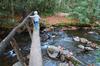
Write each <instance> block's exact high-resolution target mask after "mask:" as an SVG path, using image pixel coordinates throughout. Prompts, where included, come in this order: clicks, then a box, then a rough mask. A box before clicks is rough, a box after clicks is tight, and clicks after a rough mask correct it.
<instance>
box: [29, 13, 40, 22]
mask: <svg viewBox="0 0 100 66" xmlns="http://www.w3.org/2000/svg"><path fill="white" fill-rule="evenodd" d="M30 17H32V18H33V19H34V21H39V19H40V16H39V15H37V14H36V15H34V16H30Z"/></svg>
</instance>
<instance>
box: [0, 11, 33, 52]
mask: <svg viewBox="0 0 100 66" xmlns="http://www.w3.org/2000/svg"><path fill="white" fill-rule="evenodd" d="M32 13H33V12H31V13H30V14H29V15H28V16H27V17H26V18H25V19H24V20H23V21H22V23H20V24H19V25H18V26H16V27H15V28H14V29H13V30H12V31H11V32H10V33H9V34H8V36H7V37H6V38H4V39H3V40H2V41H1V43H0V52H2V51H3V50H4V49H5V48H6V46H7V45H8V44H9V41H10V40H11V39H12V37H13V36H14V35H15V33H16V30H17V29H18V28H20V27H22V26H23V25H24V24H25V23H26V21H27V19H28V18H29V16H30V15H31V14H32Z"/></svg>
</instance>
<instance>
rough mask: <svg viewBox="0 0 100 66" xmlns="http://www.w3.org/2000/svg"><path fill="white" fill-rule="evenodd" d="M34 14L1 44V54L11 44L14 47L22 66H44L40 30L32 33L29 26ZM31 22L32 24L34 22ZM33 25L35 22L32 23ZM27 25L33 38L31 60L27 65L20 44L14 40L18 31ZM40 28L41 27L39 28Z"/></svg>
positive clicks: (13, 30)
mask: <svg viewBox="0 0 100 66" xmlns="http://www.w3.org/2000/svg"><path fill="white" fill-rule="evenodd" d="M32 13H33V12H31V13H30V14H28V15H27V16H26V17H25V18H24V20H23V21H22V22H21V23H20V24H19V25H17V26H16V27H15V28H13V29H12V31H11V32H10V33H9V34H8V35H7V37H5V38H4V39H3V40H2V41H1V42H0V53H1V52H3V51H4V50H5V48H6V47H7V46H8V45H9V44H11V46H12V47H13V49H14V51H15V53H16V55H17V59H18V60H19V62H20V63H21V66H43V65H42V56H41V55H42V54H41V45H40V36H39V30H37V31H35V30H34V31H33V32H32V31H31V30H30V26H29V24H28V23H29V21H28V19H29V16H30V15H32ZM32 21H33V20H32ZM32 21H31V22H32ZM32 23H33V22H32ZM24 25H25V27H26V28H27V30H28V32H29V35H30V38H31V41H32V42H31V50H30V58H29V64H28V65H27V64H26V62H25V59H24V57H23V56H22V54H21V52H20V51H19V47H18V44H17V42H16V39H15V38H14V36H15V34H16V33H17V29H19V28H22V27H23V26H24ZM38 27H39V26H38Z"/></svg>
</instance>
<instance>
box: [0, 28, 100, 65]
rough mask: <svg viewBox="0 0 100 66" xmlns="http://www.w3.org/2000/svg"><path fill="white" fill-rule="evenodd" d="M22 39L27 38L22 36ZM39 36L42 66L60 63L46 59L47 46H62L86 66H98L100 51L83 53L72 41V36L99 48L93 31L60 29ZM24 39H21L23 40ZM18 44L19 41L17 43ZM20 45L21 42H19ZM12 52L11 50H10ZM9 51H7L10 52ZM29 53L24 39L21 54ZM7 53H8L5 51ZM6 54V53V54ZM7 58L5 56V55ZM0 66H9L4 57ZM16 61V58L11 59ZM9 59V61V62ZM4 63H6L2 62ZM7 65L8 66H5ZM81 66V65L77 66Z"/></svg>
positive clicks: (98, 36) (28, 44) (76, 43)
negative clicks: (86, 40) (95, 44)
mask: <svg viewBox="0 0 100 66" xmlns="http://www.w3.org/2000/svg"><path fill="white" fill-rule="evenodd" d="M22 36H23V37H27V36H25V35H22ZM40 36H41V38H42V39H41V48H42V56H43V64H44V66H60V65H59V64H60V63H65V62H61V61H59V60H54V59H51V58H49V57H48V55H47V53H46V48H47V46H49V45H54V46H59V45H60V46H62V47H64V48H65V49H68V50H70V51H72V52H73V54H74V56H75V57H76V58H77V59H79V60H80V61H81V62H83V63H84V64H85V65H84V66H86V65H88V64H94V65H95V66H100V49H96V50H94V51H88V52H84V51H82V50H81V49H79V48H78V47H77V45H78V42H75V41H74V40H73V37H74V36H79V37H82V38H86V39H88V40H89V41H92V42H95V43H97V44H98V46H100V34H99V33H97V32H96V31H95V30H68V31H60V29H55V30H53V31H51V32H44V33H41V34H40ZM24 39H25V38H23V40H24ZM19 42H20V41H19ZM21 43H22V42H21ZM11 50H12V49H11ZM11 50H9V51H11ZM29 51H30V40H29V37H28V38H26V41H25V42H24V45H23V47H22V52H23V53H26V54H28V53H29ZM7 52H8V51H7ZM7 52H6V53H7ZM6 56H7V55H6ZM1 57H2V59H0V66H11V65H9V63H8V62H7V60H8V59H5V58H4V56H1ZM13 59H16V56H15V57H13ZM11 60H12V59H10V60H9V61H11ZM4 61H6V62H4ZM7 64H8V65H7ZM79 66H82V65H79Z"/></svg>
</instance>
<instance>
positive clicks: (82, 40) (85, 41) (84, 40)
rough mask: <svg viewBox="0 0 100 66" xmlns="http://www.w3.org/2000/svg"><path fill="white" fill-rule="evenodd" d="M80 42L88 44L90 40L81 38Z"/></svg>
mask: <svg viewBox="0 0 100 66" xmlns="http://www.w3.org/2000/svg"><path fill="white" fill-rule="evenodd" d="M80 42H82V43H87V42H88V40H87V39H85V38H80Z"/></svg>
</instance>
